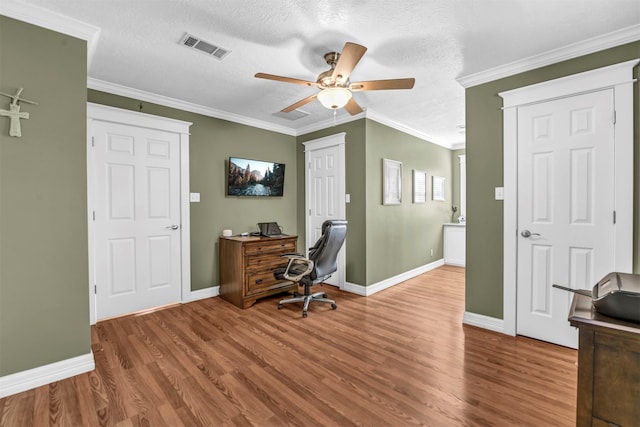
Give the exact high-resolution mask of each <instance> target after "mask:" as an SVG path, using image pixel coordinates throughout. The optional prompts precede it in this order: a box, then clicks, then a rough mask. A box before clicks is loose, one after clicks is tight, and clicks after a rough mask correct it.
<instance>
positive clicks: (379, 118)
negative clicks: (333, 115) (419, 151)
mask: <svg viewBox="0 0 640 427" xmlns="http://www.w3.org/2000/svg"><path fill="white" fill-rule="evenodd" d="M366 117H367V119H369V120H373V121H374V122H378V123H380V124H383V125H385V126H388V127H390V128H392V129H395V130H398V131H400V132H403V133H406V134H408V135H411V136H415V137H416V138H419V139H422V140H424V141H426V142H430V143H432V144H435V145H439V146H441V147H444V148H448V149H449V150H453V147H454V145H459V144H463V145H464V142H462V141H459V142H456V143H451V142H445V141H440V140H438V139H437V138H435V137H433V136H431V135H428V134H426V133H424V132H420V131H417V130H415V129H413V128H411V127H409V126H405V125H403V124H401V123H398V122H396V121H394V120H391V119H390V118H388V117H387V116H384V115H382V114H379V113H377V112H375V111H373V110H372V109H370V108H367V113H366Z"/></svg>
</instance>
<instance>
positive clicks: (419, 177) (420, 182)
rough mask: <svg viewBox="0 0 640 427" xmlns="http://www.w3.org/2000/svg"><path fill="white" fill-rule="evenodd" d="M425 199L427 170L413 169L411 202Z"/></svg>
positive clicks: (422, 201) (419, 201)
mask: <svg viewBox="0 0 640 427" xmlns="http://www.w3.org/2000/svg"><path fill="white" fill-rule="evenodd" d="M426 201H427V172H426V171H421V170H417V169H414V170H413V203H425V202H426Z"/></svg>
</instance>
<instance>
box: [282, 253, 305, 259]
mask: <svg viewBox="0 0 640 427" xmlns="http://www.w3.org/2000/svg"><path fill="white" fill-rule="evenodd" d="M280 256H281V257H284V258H304V255H302V254H298V253H293V252H292V253H288V254H282V255H280Z"/></svg>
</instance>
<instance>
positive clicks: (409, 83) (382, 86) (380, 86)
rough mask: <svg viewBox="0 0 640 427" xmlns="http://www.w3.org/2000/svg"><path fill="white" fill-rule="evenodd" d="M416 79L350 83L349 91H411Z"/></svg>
mask: <svg viewBox="0 0 640 427" xmlns="http://www.w3.org/2000/svg"><path fill="white" fill-rule="evenodd" d="M415 82H416V79H414V78H409V79H390V80H371V81H368V82H356V83H351V86H350V87H349V89H351V90H354V91H359V90H386V89H411V88H413V85H414V84H415Z"/></svg>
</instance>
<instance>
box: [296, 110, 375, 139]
mask: <svg viewBox="0 0 640 427" xmlns="http://www.w3.org/2000/svg"><path fill="white" fill-rule="evenodd" d="M367 111H368V109H365V111H364V112H362V113H360V114H356V115H355V116H351V115H349V114H344V115H340V116H337V115H336V118H335V119H334V118H333V117H332V118H330V119H327V120H323V121H321V122H316V123H311V124H310V125H308V126H304V127H302V128H300V129H298V130H297V131H295V135H296V136H303V135H306V134H308V133H311V132H315V131H318V130H324V129H327V128H330V127H334V126H336V125H342V124H345V123H350V122H355V121H356V120H359V119H364V118H365V117H367Z"/></svg>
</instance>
